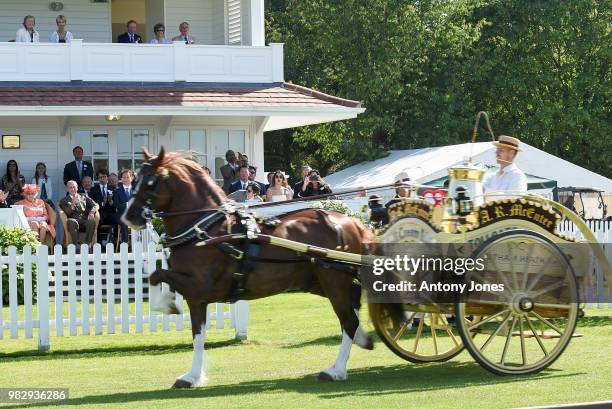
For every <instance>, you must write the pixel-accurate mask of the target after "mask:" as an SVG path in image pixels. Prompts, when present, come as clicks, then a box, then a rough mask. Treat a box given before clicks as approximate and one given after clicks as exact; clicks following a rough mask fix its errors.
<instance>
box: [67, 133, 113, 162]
mask: <svg viewBox="0 0 612 409" xmlns="http://www.w3.org/2000/svg"><path fill="white" fill-rule="evenodd" d="M74 146H81V147H82V148H83V160H86V161H88V162H91V163H92V164H93V168H94V170H97V169H108V161H109V152H108V132H107V131H94V130H78V131H76V132H75V133H74Z"/></svg>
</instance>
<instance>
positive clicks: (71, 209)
mask: <svg viewBox="0 0 612 409" xmlns="http://www.w3.org/2000/svg"><path fill="white" fill-rule="evenodd" d="M66 190H67V191H68V194H67V195H66V196H65V197H64V198H63V199H62V200H60V202H59V206H60V208H61V209H62V210H63V211H64V213H66V216H67V217H68V223H67V225H68V231H69V232H70V236H71V237H72V243H74V244H75V245H76V244H78V243H79V230H80V229H81V228H82V227H84V228H85V232H86V235H87V237H86V239H85V241H86V243H87V244H89V245H91V244H92V242H93V234H94V231H95V229H96V221H95V216H96V212H97V211H98V204H97V203H96V202H94V201H93V200H92V199H91V198H89V197H87V196H85V195H84V194H81V193H78V192H77V190H78V185H77V183H76V182H75V181H74V180H69V181H68V183H66Z"/></svg>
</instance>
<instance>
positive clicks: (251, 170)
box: [249, 165, 267, 195]
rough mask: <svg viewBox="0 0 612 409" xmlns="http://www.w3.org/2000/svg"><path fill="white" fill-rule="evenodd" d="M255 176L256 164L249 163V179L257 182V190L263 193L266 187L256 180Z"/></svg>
mask: <svg viewBox="0 0 612 409" xmlns="http://www.w3.org/2000/svg"><path fill="white" fill-rule="evenodd" d="M256 177H257V166H253V165H249V180H250V181H251V182H255V183H256V184H258V185H259V191H260V192H261V194H262V195H265V194H266V189H267V187H266V186H265V185H264V184H263V183H261V182H258V181H256V180H255V178H256Z"/></svg>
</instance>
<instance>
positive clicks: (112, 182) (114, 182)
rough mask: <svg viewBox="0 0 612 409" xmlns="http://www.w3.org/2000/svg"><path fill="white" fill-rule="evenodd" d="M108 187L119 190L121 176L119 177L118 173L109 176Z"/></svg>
mask: <svg viewBox="0 0 612 409" xmlns="http://www.w3.org/2000/svg"><path fill="white" fill-rule="evenodd" d="M108 185H109V186H110V187H111V188H113V190H114V189H117V188H118V187H119V176H117V174H116V173H114V172H113V173H109V174H108Z"/></svg>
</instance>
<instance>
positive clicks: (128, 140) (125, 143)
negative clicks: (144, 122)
mask: <svg viewBox="0 0 612 409" xmlns="http://www.w3.org/2000/svg"><path fill="white" fill-rule="evenodd" d="M143 146H144V147H146V148H149V130H148V129H118V130H117V169H118V170H119V171H121V170H122V169H132V170H134V171H137V170H138V169H139V168H140V165H141V164H142V163H143V162H144V160H145V159H144V153H143V152H142V147H143Z"/></svg>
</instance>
